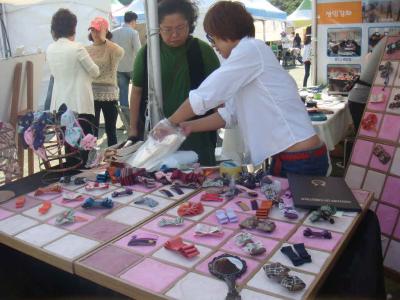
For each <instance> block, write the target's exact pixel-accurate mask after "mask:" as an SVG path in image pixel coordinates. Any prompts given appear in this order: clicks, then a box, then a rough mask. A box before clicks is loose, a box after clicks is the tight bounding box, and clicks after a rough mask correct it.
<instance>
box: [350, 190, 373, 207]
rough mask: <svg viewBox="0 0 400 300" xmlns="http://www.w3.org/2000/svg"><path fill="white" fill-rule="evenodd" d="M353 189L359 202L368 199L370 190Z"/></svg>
mask: <svg viewBox="0 0 400 300" xmlns="http://www.w3.org/2000/svg"><path fill="white" fill-rule="evenodd" d="M351 191H352V193H353V195H354V197H355V198H356V199H357V201H358V203H360V204H364V203H365V201H367V199H368V196H369V195H370V193H369V192H368V191H363V190H356V189H352V190H351Z"/></svg>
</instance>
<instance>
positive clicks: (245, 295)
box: [240, 289, 282, 300]
mask: <svg viewBox="0 0 400 300" xmlns="http://www.w3.org/2000/svg"><path fill="white" fill-rule="evenodd" d="M240 296H242V300H278V299H282V298H276V297H274V296H271V295H268V294H263V293H259V292H255V291H252V290H249V289H243V290H241V291H240Z"/></svg>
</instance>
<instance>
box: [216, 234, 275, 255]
mask: <svg viewBox="0 0 400 300" xmlns="http://www.w3.org/2000/svg"><path fill="white" fill-rule="evenodd" d="M235 236H236V234H235ZM235 236H233V237H232V238H230V239H229V240H228V241H227V242H226V243H225V244H224V245H222V247H221V249H222V250H225V251H228V252H233V253H237V254H239V255H245V256H249V255H247V253H245V252H244V251H243V250H242V248H241V247H239V246H237V245H236V244H235ZM253 236H254V239H255V241H260V242H261V243H262V244H263V245H264V248H265V250H267V251H266V252H265V253H264V254H262V255H257V256H253V258H254V259H257V260H263V259H265V258H266V257H267V256H268V255H270V254H271V252H273V251H274V249H275V248H276V246H277V245H278V244H279V242H278V241H276V240H272V239H269V238H265V237H261V236H258V235H255V234H253Z"/></svg>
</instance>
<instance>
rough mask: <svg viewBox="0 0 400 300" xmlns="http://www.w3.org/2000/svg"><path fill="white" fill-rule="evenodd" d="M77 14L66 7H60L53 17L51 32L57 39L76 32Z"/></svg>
mask: <svg viewBox="0 0 400 300" xmlns="http://www.w3.org/2000/svg"><path fill="white" fill-rule="evenodd" d="M77 23H78V21H77V19H76V16H75V15H74V14H73V13H72V12H71V11H70V10H69V9H66V8H60V9H59V10H58V11H57V12H56V13H55V14H54V15H53V17H52V18H51V34H52V36H53V38H54V39H55V40H58V39H59V38H62V37H65V38H67V37H70V36H73V35H74V34H75V29H76V24H77Z"/></svg>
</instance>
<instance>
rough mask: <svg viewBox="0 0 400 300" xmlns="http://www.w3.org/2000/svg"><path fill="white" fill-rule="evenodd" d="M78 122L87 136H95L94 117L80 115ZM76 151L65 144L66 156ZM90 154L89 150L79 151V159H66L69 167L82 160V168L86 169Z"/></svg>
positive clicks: (74, 157) (72, 157) (75, 157)
mask: <svg viewBox="0 0 400 300" xmlns="http://www.w3.org/2000/svg"><path fill="white" fill-rule="evenodd" d="M78 119H79V120H78V122H79V125H81V127H82V130H83V133H84V134H85V135H86V134H88V133H90V134H94V132H93V130H96V129H95V128H94V127H93V125H94V116H93V115H91V114H79V115H78ZM74 151H76V149H75V148H73V147H71V146H70V145H68V144H67V143H65V154H68V153H71V152H74ZM88 154H89V151H87V150H79V157H77V156H75V155H74V156H71V157H67V158H66V163H67V166H68V167H71V166H75V165H76V164H77V163H78V162H79V160H82V164H81V166H80V168H83V167H85V165H86V162H87V159H88Z"/></svg>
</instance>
